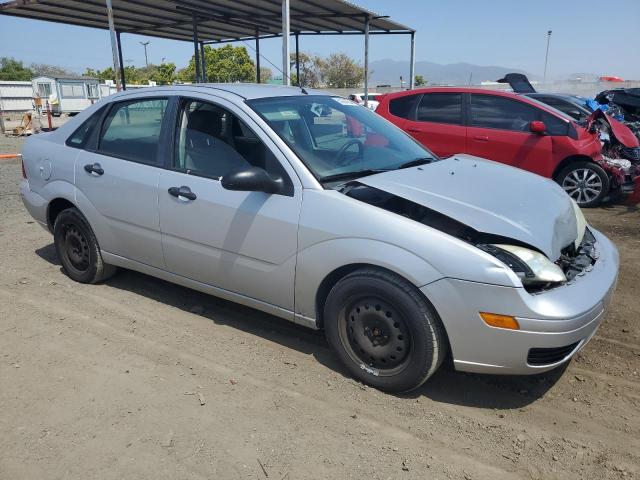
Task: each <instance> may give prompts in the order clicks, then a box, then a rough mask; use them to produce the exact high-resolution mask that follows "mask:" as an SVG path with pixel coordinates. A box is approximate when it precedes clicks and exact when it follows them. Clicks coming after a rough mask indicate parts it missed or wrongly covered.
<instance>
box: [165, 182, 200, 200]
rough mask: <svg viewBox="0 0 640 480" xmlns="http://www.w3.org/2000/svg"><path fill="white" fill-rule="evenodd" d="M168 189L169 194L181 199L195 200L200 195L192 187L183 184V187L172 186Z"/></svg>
mask: <svg viewBox="0 0 640 480" xmlns="http://www.w3.org/2000/svg"><path fill="white" fill-rule="evenodd" d="M168 191H169V195H171V196H174V197H176V198H180V199H185V198H186V199H187V200H195V199H196V198H198V196H197V195H196V194H195V193H193V192H192V191H191V189H190V188H189V187H187V186H186V185H183V186H181V187H171V188H169V190H168Z"/></svg>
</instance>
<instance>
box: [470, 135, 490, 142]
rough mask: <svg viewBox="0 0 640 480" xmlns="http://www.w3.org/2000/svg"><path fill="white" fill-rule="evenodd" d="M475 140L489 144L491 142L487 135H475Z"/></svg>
mask: <svg viewBox="0 0 640 480" xmlns="http://www.w3.org/2000/svg"><path fill="white" fill-rule="evenodd" d="M473 139H474V140H477V141H479V142H488V141H489V137H487V136H486V135H475V136H474V137H473Z"/></svg>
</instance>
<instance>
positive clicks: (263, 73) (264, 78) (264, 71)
mask: <svg viewBox="0 0 640 480" xmlns="http://www.w3.org/2000/svg"><path fill="white" fill-rule="evenodd" d="M272 78H273V72H272V71H271V69H270V68H267V67H260V82H262V83H267V82H268V81H269V80H271V79H272Z"/></svg>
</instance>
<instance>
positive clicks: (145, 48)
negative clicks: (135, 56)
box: [138, 42, 151, 68]
mask: <svg viewBox="0 0 640 480" xmlns="http://www.w3.org/2000/svg"><path fill="white" fill-rule="evenodd" d="M138 43H140V45H142V46H143V47H144V63H145V65H146V66H147V68H149V58H148V57H147V45H149V44H150V43H151V42H138Z"/></svg>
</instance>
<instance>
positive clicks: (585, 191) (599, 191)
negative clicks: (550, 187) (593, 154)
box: [556, 161, 610, 207]
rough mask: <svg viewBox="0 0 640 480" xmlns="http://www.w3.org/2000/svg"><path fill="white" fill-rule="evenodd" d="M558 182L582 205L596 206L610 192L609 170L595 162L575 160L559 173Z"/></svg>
mask: <svg viewBox="0 0 640 480" xmlns="http://www.w3.org/2000/svg"><path fill="white" fill-rule="evenodd" d="M556 182H557V183H559V184H560V186H561V187H562V188H563V189H564V191H565V192H567V195H569V196H570V197H571V198H573V199H574V200H575V201H576V203H577V204H578V205H579V206H580V207H595V206H597V205H599V204H600V203H601V202H602V201H603V200H604V198H605V197H606V196H607V195H608V194H609V189H610V182H609V176H608V175H607V172H605V171H604V170H603V169H602V167H600V165H597V164H595V163H593V162H587V161H581V162H573V163H570V164H569V165H568V166H566V167H565V168H564V169H562V171H561V172H560V173H559V174H558V175H557V177H556Z"/></svg>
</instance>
